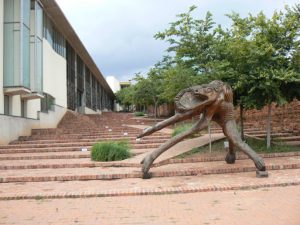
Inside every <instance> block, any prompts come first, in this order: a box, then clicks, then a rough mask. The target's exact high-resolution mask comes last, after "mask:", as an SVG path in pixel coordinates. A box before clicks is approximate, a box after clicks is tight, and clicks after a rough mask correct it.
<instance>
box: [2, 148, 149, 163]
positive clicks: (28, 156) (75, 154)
mask: <svg viewBox="0 0 300 225" xmlns="http://www.w3.org/2000/svg"><path fill="white" fill-rule="evenodd" d="M152 150H154V149H151V148H147V149H143V148H141V149H132V150H131V152H132V153H133V155H137V154H142V153H144V152H149V151H152ZM78 158H89V159H90V158H91V156H90V151H69V152H42V153H41V152H29V153H18V154H11V153H10V154H0V160H1V161H2V162H3V161H4V160H41V159H78ZM38 162H39V161H38Z"/></svg>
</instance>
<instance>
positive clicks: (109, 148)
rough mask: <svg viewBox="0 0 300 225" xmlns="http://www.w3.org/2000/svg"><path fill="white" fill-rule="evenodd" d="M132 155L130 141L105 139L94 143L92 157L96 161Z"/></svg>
mask: <svg viewBox="0 0 300 225" xmlns="http://www.w3.org/2000/svg"><path fill="white" fill-rule="evenodd" d="M130 156H131V152H130V147H129V143H128V141H104V142H98V143H96V144H94V145H93V147H92V151H91V157H92V160H94V161H118V160H123V159H127V158H129V157H130Z"/></svg>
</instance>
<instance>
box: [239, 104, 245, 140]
mask: <svg viewBox="0 0 300 225" xmlns="http://www.w3.org/2000/svg"><path fill="white" fill-rule="evenodd" d="M243 115H244V107H243V105H242V104H240V121H241V138H242V140H243V141H245V134H244V117H243Z"/></svg>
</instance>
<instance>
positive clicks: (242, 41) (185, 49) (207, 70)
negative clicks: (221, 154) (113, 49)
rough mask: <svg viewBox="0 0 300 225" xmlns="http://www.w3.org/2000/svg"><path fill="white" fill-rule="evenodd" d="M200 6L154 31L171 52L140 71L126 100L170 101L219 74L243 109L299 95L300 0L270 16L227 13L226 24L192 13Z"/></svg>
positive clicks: (146, 103)
mask: <svg viewBox="0 0 300 225" xmlns="http://www.w3.org/2000/svg"><path fill="white" fill-rule="evenodd" d="M196 9H197V8H196V7H195V6H191V7H190V9H189V10H188V12H186V13H182V14H179V15H177V20H176V21H175V22H172V23H171V24H170V26H169V27H168V28H167V29H165V30H164V31H161V32H158V33H157V34H156V35H155V36H154V37H155V38H156V39H159V40H163V41H166V42H167V43H168V44H169V47H168V48H167V49H166V54H167V55H165V56H163V59H162V60H161V61H160V62H158V63H157V64H156V65H154V66H153V67H152V68H151V69H150V70H149V71H148V73H146V74H143V75H142V74H137V75H136V78H135V80H136V82H137V83H136V84H135V85H134V87H133V88H132V90H130V91H127V95H128V97H127V98H122V99H123V100H122V101H123V102H124V103H125V104H129V102H130V104H135V105H150V104H151V105H154V106H155V108H157V106H158V105H159V104H161V103H164V102H169V103H170V102H172V101H173V99H174V97H175V96H176V94H177V93H178V92H179V91H180V90H182V89H184V88H186V87H188V86H193V85H199V84H203V83H208V82H209V81H211V80H215V79H219V80H222V81H224V82H227V83H229V84H230V85H231V87H232V88H233V91H234V104H236V105H239V106H240V107H241V109H244V108H245V109H251V108H257V109H260V108H262V107H264V106H266V105H268V106H270V105H271V103H272V102H275V103H276V104H278V105H282V104H285V103H286V102H289V101H291V100H293V99H294V98H297V99H300V4H296V5H295V6H293V7H288V6H286V8H285V10H284V11H278V12H277V11H276V12H274V13H273V15H272V17H271V18H267V16H266V15H264V14H263V13H262V12H261V13H259V14H257V15H251V14H249V15H248V16H247V17H245V18H242V17H241V16H240V15H239V14H238V13H231V14H228V15H227V16H228V17H229V18H230V19H231V21H232V25H231V27H230V28H228V29H223V28H222V27H221V26H220V25H216V24H215V22H214V21H213V17H212V14H211V13H210V12H207V14H206V16H205V18H204V19H197V18H194V17H193V13H194V11H195V10H196ZM127 100H128V101H127ZM270 115H271V114H270ZM270 115H269V117H268V124H269V125H270V122H271V117H270ZM241 117H242V115H241ZM268 137H270V126H269V129H268ZM268 143H269V144H270V140H268Z"/></svg>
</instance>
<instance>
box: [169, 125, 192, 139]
mask: <svg viewBox="0 0 300 225" xmlns="http://www.w3.org/2000/svg"><path fill="white" fill-rule="evenodd" d="M191 127H192V124H190V123H186V124H183V125H179V126H177V127H176V128H175V129H174V130H173V132H172V137H174V136H176V135H178V134H180V133H183V132H184V131H187V130H189V129H191Z"/></svg>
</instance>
